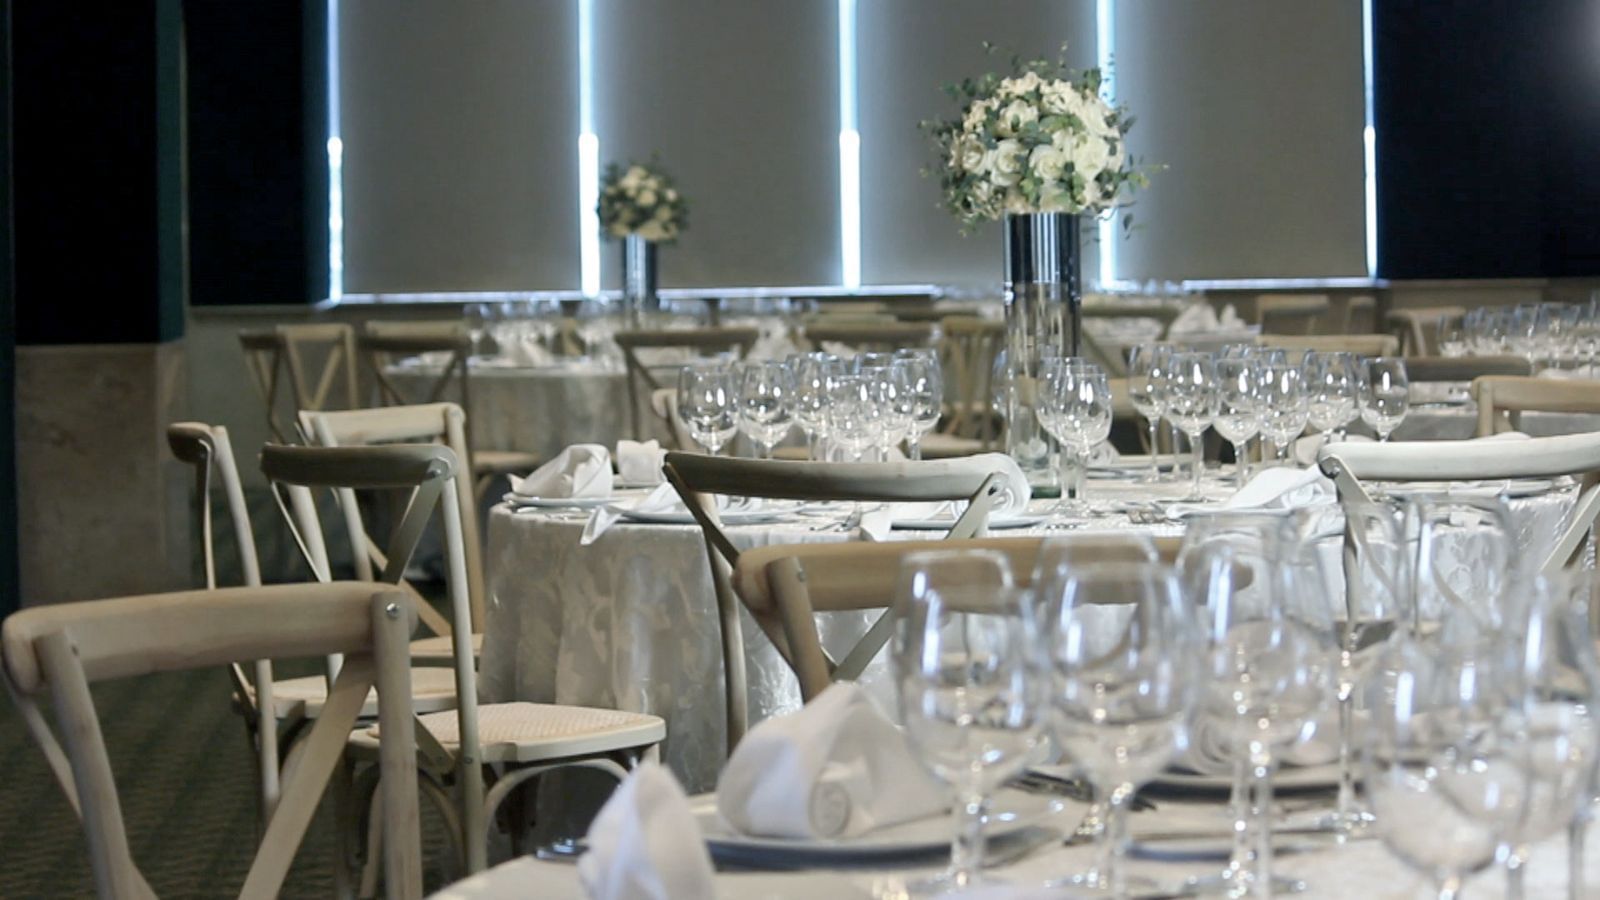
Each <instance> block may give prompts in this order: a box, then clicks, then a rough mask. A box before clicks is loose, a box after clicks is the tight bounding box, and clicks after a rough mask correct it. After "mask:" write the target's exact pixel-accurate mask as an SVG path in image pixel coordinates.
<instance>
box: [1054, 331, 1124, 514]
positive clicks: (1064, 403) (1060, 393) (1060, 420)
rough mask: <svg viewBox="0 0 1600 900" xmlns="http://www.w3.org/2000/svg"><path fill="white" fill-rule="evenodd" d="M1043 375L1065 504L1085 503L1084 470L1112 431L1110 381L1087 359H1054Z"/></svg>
mask: <svg viewBox="0 0 1600 900" xmlns="http://www.w3.org/2000/svg"><path fill="white" fill-rule="evenodd" d="M1051 363H1052V364H1051V365H1048V366H1046V367H1044V368H1043V371H1044V376H1043V377H1042V378H1041V379H1040V384H1041V385H1042V393H1043V396H1042V397H1041V398H1040V404H1039V406H1040V411H1041V421H1043V422H1044V424H1045V427H1046V428H1048V429H1049V431H1050V434H1051V435H1052V436H1053V437H1055V439H1056V440H1057V441H1059V442H1060V443H1061V470H1062V471H1061V485H1062V489H1061V503H1060V506H1059V508H1060V510H1061V511H1064V512H1075V511H1077V510H1078V509H1080V508H1082V506H1083V485H1084V481H1085V478H1084V475H1085V470H1086V469H1087V468H1088V466H1089V460H1090V458H1091V457H1092V455H1093V453H1094V448H1095V446H1096V445H1098V444H1099V443H1100V442H1102V441H1104V440H1105V439H1106V438H1107V437H1109V436H1110V434H1111V382H1110V380H1109V379H1108V378H1107V377H1106V373H1105V370H1104V369H1102V368H1100V367H1099V366H1097V365H1095V364H1094V363H1092V362H1089V361H1088V360H1083V359H1077V358H1073V359H1066V360H1060V361H1054V360H1052V361H1051Z"/></svg>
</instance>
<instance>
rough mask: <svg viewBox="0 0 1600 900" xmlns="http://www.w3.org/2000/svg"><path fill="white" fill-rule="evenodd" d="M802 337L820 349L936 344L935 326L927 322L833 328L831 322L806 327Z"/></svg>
mask: <svg viewBox="0 0 1600 900" xmlns="http://www.w3.org/2000/svg"><path fill="white" fill-rule="evenodd" d="M801 337H802V338H803V339H804V340H805V342H806V343H808V344H810V345H811V346H812V347H814V348H817V349H821V347H822V345H823V344H824V343H839V344H844V345H846V346H849V347H854V348H856V349H857V350H900V349H903V348H905V347H927V346H929V345H930V344H931V343H932V342H933V326H932V325H930V324H928V323H925V322H920V323H902V322H892V323H887V322H886V323H883V324H871V323H860V324H846V323H839V324H833V323H832V321H831V320H830V321H829V322H826V323H824V322H814V323H811V324H808V325H805V326H804V327H802V328H801Z"/></svg>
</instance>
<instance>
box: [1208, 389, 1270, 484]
mask: <svg viewBox="0 0 1600 900" xmlns="http://www.w3.org/2000/svg"><path fill="white" fill-rule="evenodd" d="M1260 381H1261V371H1260V367H1258V366H1257V365H1256V363H1255V361H1254V360H1251V359H1245V358H1223V359H1219V360H1217V417H1216V419H1214V420H1213V421H1212V427H1213V428H1215V429H1216V430H1217V434H1219V435H1221V436H1222V439H1223V440H1225V441H1227V442H1228V443H1230V444H1232V445H1233V458H1234V460H1235V463H1234V466H1235V471H1236V473H1237V477H1238V483H1239V486H1240V487H1243V486H1244V482H1245V477H1246V475H1247V473H1248V470H1249V467H1250V461H1249V454H1248V452H1247V450H1246V445H1247V444H1249V443H1250V439H1251V438H1252V437H1255V435H1256V432H1257V431H1259V430H1260V429H1261V394H1260V388H1261V384H1260Z"/></svg>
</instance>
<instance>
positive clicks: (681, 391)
mask: <svg viewBox="0 0 1600 900" xmlns="http://www.w3.org/2000/svg"><path fill="white" fill-rule="evenodd" d="M738 406H739V402H738V398H737V395H736V391H735V387H734V382H733V373H732V372H731V371H730V370H729V368H728V366H727V365H725V364H723V363H720V362H715V361H707V362H700V363H694V364H690V365H687V366H684V367H683V368H682V369H680V370H678V417H679V418H680V419H682V420H683V424H684V427H685V428H686V429H687V430H688V432H689V436H690V437H692V438H694V440H695V443H697V444H699V445H700V446H702V447H704V448H705V449H706V452H707V453H709V454H711V455H712V456H716V455H717V453H718V451H720V450H721V449H722V446H723V445H724V444H726V443H727V442H728V440H729V439H731V438H732V437H733V436H734V435H735V434H736V433H738V421H737V418H738Z"/></svg>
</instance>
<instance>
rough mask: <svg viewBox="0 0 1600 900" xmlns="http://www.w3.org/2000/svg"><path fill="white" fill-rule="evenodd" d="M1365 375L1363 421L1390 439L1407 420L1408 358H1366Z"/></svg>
mask: <svg viewBox="0 0 1600 900" xmlns="http://www.w3.org/2000/svg"><path fill="white" fill-rule="evenodd" d="M1365 374H1366V377H1365V379H1364V380H1363V382H1362V385H1361V421H1363V422H1365V423H1367V425H1368V426H1369V427H1370V428H1371V429H1372V430H1373V431H1375V432H1377V434H1378V440H1380V441H1387V440H1388V439H1389V435H1391V434H1393V433H1394V430H1395V429H1396V428H1399V427H1400V423H1401V422H1403V421H1405V418H1406V410H1407V409H1408V408H1409V407H1410V405H1411V381H1410V379H1409V378H1407V377H1406V363H1405V360H1403V359H1400V358H1398V357H1394V356H1380V357H1378V358H1377V359H1369V360H1367V366H1366V373H1365Z"/></svg>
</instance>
